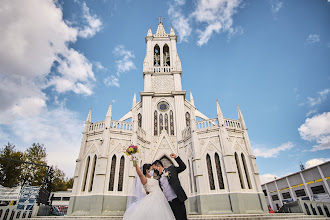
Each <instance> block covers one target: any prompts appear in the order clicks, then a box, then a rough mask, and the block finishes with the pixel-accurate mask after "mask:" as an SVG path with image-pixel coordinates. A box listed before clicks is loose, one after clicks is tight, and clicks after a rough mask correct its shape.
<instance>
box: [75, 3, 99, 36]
mask: <svg viewBox="0 0 330 220" xmlns="http://www.w3.org/2000/svg"><path fill="white" fill-rule="evenodd" d="M82 9H83V17H84V18H85V19H86V22H87V25H85V26H84V28H83V29H81V30H79V33H78V34H79V36H80V37H83V38H89V37H92V36H94V35H95V34H96V33H97V32H99V31H100V30H101V27H102V22H101V20H100V19H99V18H97V16H96V15H91V14H90V13H89V8H88V7H87V5H86V3H85V2H84V3H83V5H82Z"/></svg>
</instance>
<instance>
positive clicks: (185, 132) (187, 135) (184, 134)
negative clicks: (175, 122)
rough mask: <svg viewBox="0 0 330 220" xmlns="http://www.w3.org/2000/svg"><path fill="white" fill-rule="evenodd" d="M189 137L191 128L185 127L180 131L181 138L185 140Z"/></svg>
mask: <svg viewBox="0 0 330 220" xmlns="http://www.w3.org/2000/svg"><path fill="white" fill-rule="evenodd" d="M190 135H191V128H190V127H186V128H185V129H184V130H183V131H182V138H183V139H185V138H187V137H189V136H190Z"/></svg>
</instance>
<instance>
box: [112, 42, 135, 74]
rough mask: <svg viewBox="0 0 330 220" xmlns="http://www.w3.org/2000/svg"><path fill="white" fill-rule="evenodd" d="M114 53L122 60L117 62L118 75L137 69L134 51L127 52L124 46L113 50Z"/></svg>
mask: <svg viewBox="0 0 330 220" xmlns="http://www.w3.org/2000/svg"><path fill="white" fill-rule="evenodd" d="M113 53H114V54H115V55H116V56H118V57H121V59H120V60H116V67H117V75H118V76H120V74H122V73H125V72H128V71H130V70H133V69H136V67H135V64H134V63H133V61H132V58H135V55H134V53H133V52H132V51H129V50H125V47H124V45H118V46H116V47H115V49H114V50H113Z"/></svg>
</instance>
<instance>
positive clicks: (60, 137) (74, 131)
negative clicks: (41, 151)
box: [0, 108, 83, 177]
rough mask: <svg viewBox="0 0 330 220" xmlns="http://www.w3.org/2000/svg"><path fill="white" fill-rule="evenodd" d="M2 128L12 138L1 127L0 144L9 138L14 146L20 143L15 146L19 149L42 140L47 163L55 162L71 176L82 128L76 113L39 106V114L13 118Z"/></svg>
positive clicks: (53, 163) (81, 122) (54, 163)
mask: <svg viewBox="0 0 330 220" xmlns="http://www.w3.org/2000/svg"><path fill="white" fill-rule="evenodd" d="M6 128H7V129H6V130H7V132H9V133H10V134H11V135H12V139H9V135H8V133H7V132H5V131H4V129H3V126H1V127H0V142H1V143H7V142H8V141H10V142H11V143H14V144H15V145H16V146H17V147H19V146H24V147H20V148H19V150H21V151H24V150H25V149H26V146H31V144H32V143H42V144H44V145H45V147H46V150H47V154H48V156H47V159H48V164H51V165H57V166H58V167H59V168H60V169H62V170H63V171H64V172H65V173H66V174H67V175H68V176H70V177H72V176H73V172H74V168H75V160H76V159H77V157H78V153H79V149H80V142H81V137H82V134H81V132H82V130H83V121H80V120H79V119H78V113H75V112H71V111H69V110H67V109H63V108H57V109H54V110H50V111H48V110H46V109H43V110H42V114H40V115H37V116H33V117H29V118H23V117H19V118H16V119H15V120H14V121H13V122H12V123H11V124H10V125H6ZM1 133H2V135H1Z"/></svg>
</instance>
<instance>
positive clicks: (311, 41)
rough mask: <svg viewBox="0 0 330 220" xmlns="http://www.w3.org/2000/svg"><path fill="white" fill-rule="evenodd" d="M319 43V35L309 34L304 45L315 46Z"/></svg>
mask: <svg viewBox="0 0 330 220" xmlns="http://www.w3.org/2000/svg"><path fill="white" fill-rule="evenodd" d="M318 42H320V35H319V34H310V35H308V37H307V40H306V43H307V44H315V43H318Z"/></svg>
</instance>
